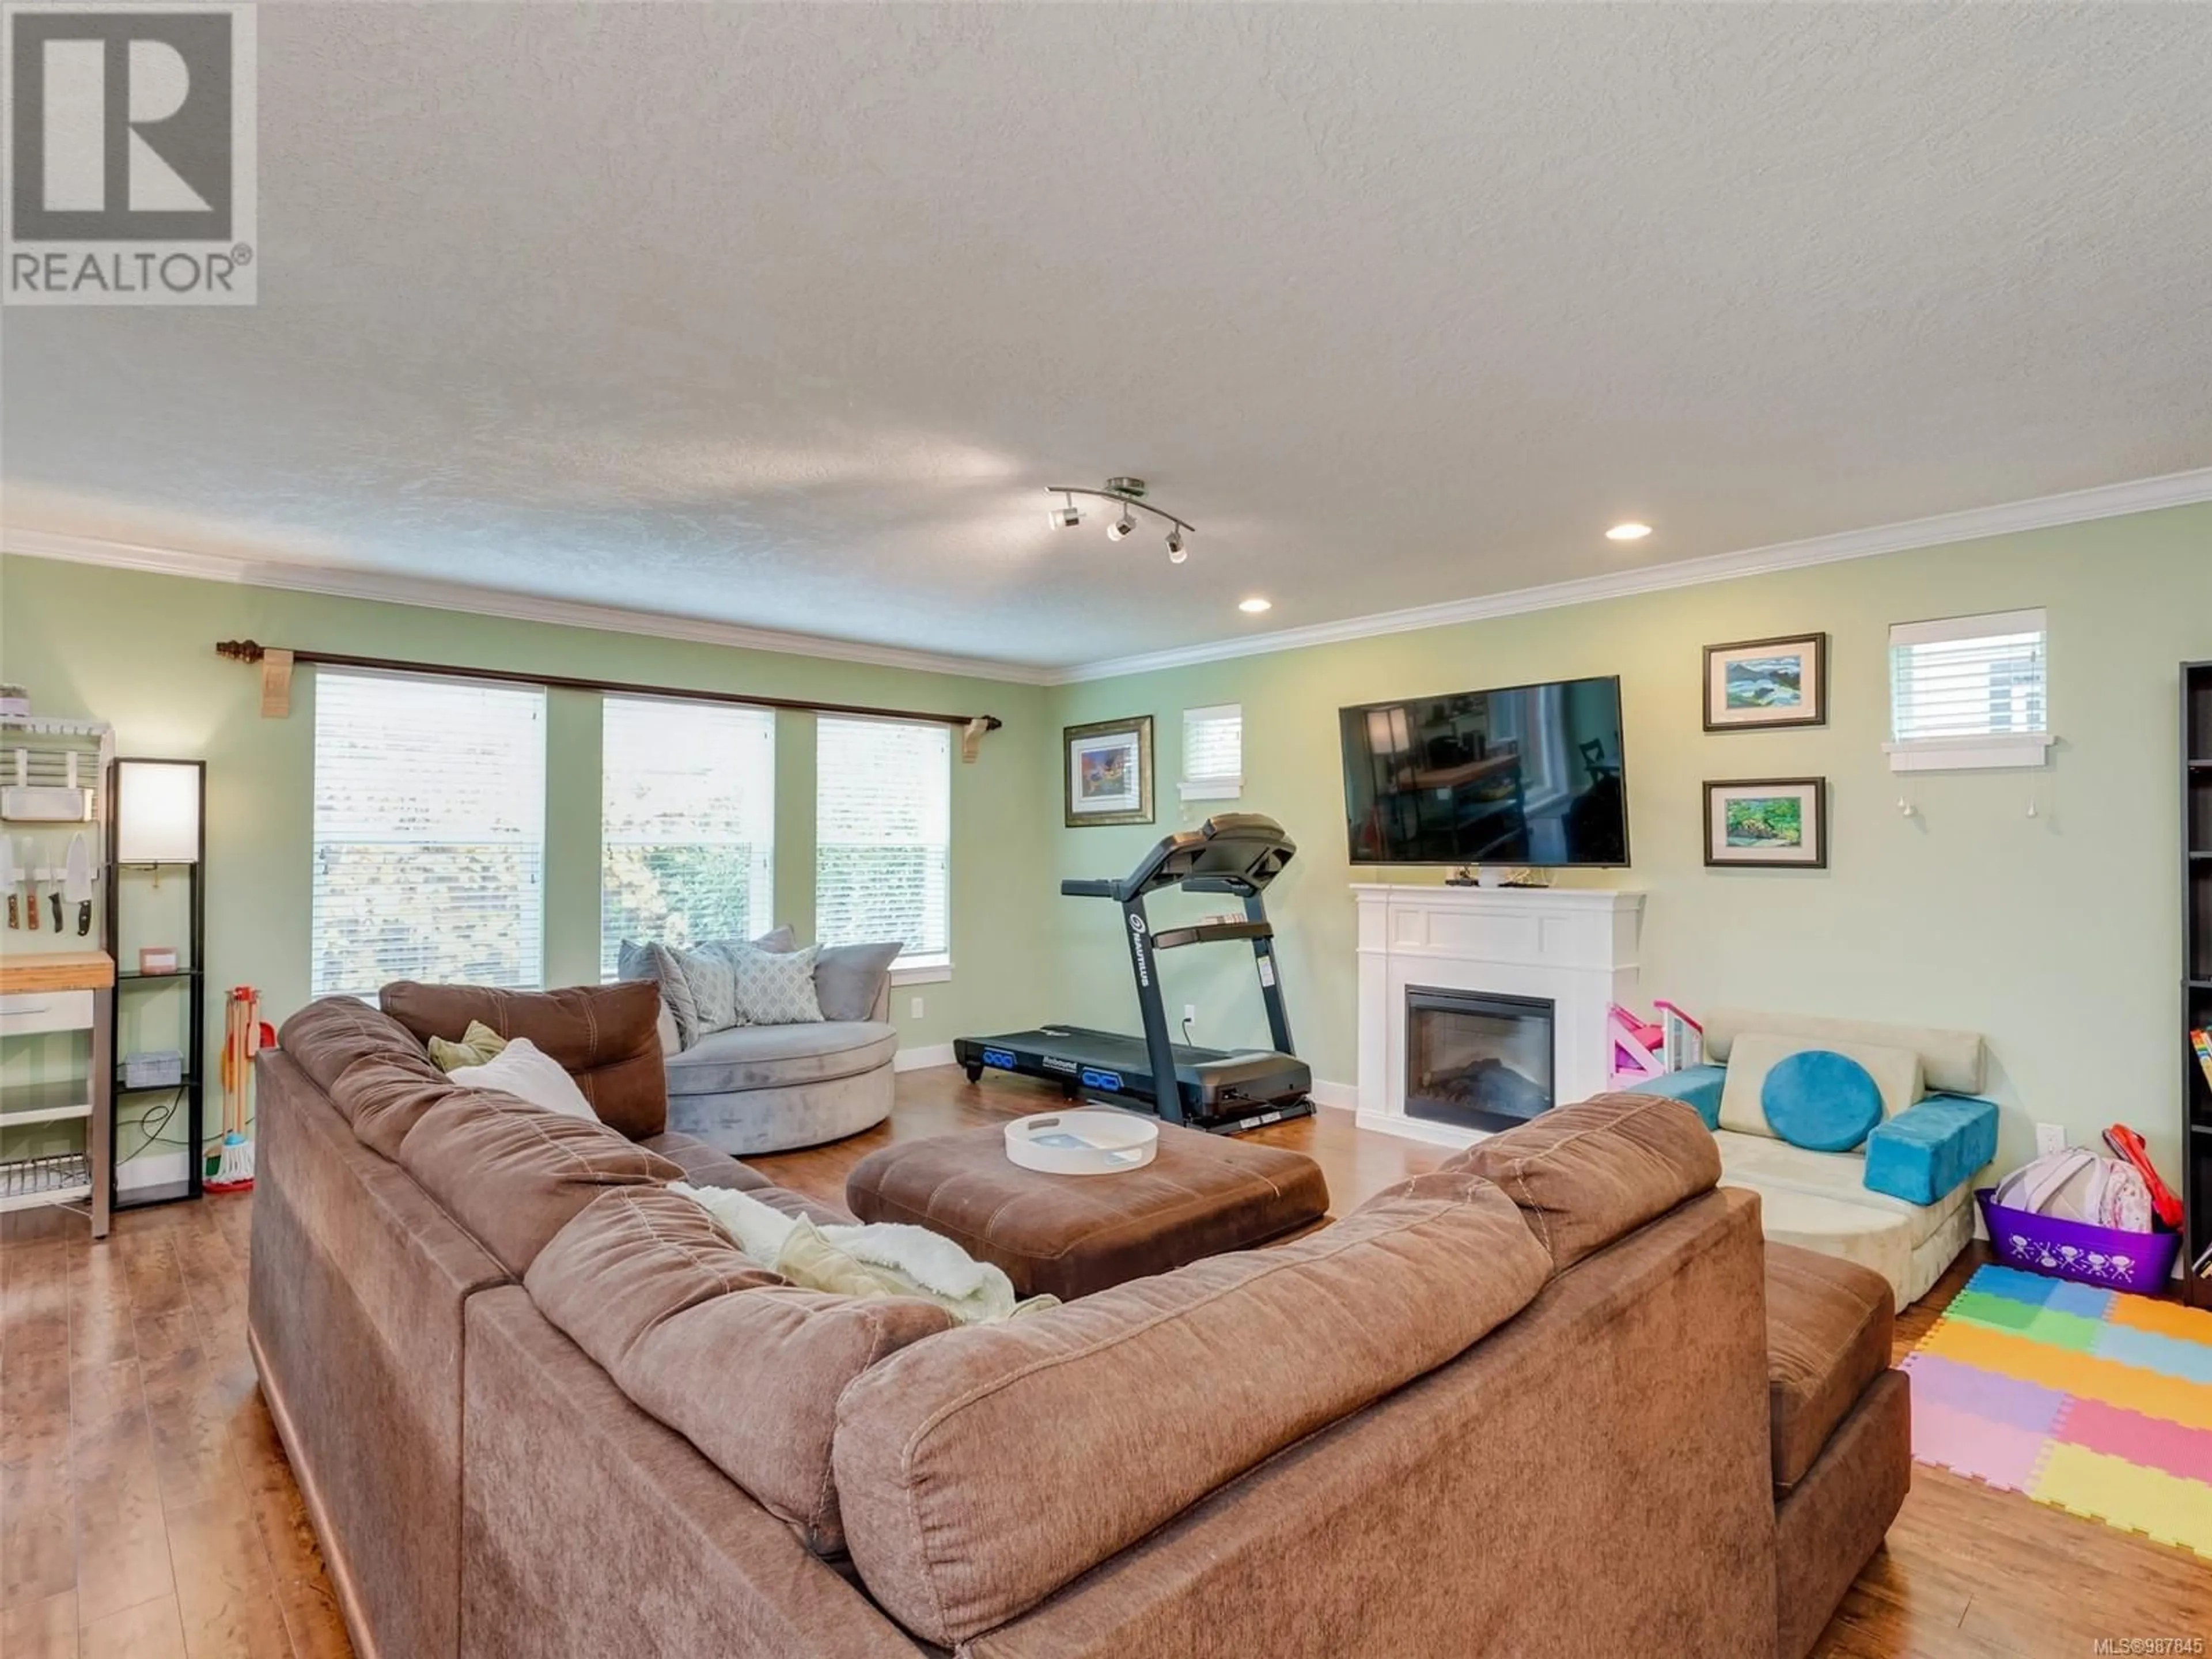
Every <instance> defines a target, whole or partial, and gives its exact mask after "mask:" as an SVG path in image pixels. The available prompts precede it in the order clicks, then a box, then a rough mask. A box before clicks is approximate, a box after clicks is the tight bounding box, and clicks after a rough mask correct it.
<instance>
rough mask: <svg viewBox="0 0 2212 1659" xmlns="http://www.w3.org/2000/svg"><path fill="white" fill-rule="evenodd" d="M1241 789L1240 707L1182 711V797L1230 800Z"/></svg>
mask: <svg viewBox="0 0 2212 1659" xmlns="http://www.w3.org/2000/svg"><path fill="white" fill-rule="evenodd" d="M1243 793H1244V708H1243V704H1242V703H1234V702H1225V703H1217V704H1215V705H1214V706H1213V707H1212V708H1186V709H1184V710H1183V711H1182V798H1183V799H1185V800H1234V799H1237V796H1239V795H1241V794H1243Z"/></svg>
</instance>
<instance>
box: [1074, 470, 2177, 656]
mask: <svg viewBox="0 0 2212 1659" xmlns="http://www.w3.org/2000/svg"><path fill="white" fill-rule="evenodd" d="M2202 501H2212V467H2200V468H2198V469H2197V470H2196V471H2191V472H2171V473H2167V474H2166V475H2165V476H2164V477H2156V478H2138V479H2135V480H2131V481H2130V482H2129V483H2115V484H2100V485H2097V486H2096V487H2095V488H2093V489H2075V490H2070V491H2069V492H2068V493H2066V494H2065V495H2042V496H2038V497H2037V498H2036V499H2034V500H2033V501H2013V502H2009V503H2008V504H2006V505H2004V506H2002V507H1972V508H1969V509H1967V510H1966V511H1964V512H1960V513H1938V514H1936V516H1935V517H1933V518H1928V519H1911V520H1906V521H1905V522H1904V523H1902V524H1890V525H1878V526H1875V527H1874V528H1872V529H1869V530H1846V531H1842V532H1838V533H1837V534H1835V535H1832V536H1814V537H1811V538H1808V539H1807V540H1804V541H1798V542H1778V543H1777V544H1774V545H1773V546H1771V547H1754V548H1749V549H1747V550H1744V551H1742V552H1740V553H1716V554H1713V555H1711V556H1707V557H1705V558H1699V559H1683V560H1680V561H1678V562H1674V563H1672V564H1658V565H1650V566H1646V567H1645V568H1642V569H1639V570H1622V571H1615V572H1611V573H1608V574H1605V575H1602V576H1583V577H1579V578H1577V580H1573V581H1565V582H1552V583H1549V584H1547V585H1546V586H1541V587H1523V588H1517V589H1516V590H1515V591H1513V592H1509V593H1486V594H1483V595H1481V596H1480V597H1479V598H1476V599H1449V600H1446V601H1444V602H1443V603H1442V604H1440V605H1415V606H1413V607H1412V608H1411V609H1409V610H1405V611H1378V612H1376V614H1374V615H1372V616H1367V617H1346V618H1345V619H1344V620H1343V621H1341V622H1328V623H1313V624H1311V625H1310V626H1308V627H1304V628H1285V629H1278V630H1276V631H1275V632H1273V633H1269V634H1248V635H1244V636H1243V638H1241V639H1233V640H1216V641H1212V642H1211V643H1209V644H1205V645H1188V646H1182V647H1177V648H1176V649H1174V650H1171V651H1148V652H1145V653H1141V654H1139V655H1137V656H1133V657H1115V658H1111V659H1108V660H1105V661H1103V662H1091V663H1084V664H1080V665H1078V666H1076V667H1073V668H1066V669H1062V670H1060V671H1059V672H1058V673H1057V674H1056V675H1054V676H1053V677H1052V678H1051V679H1049V680H1048V684H1055V685H1072V684H1079V683H1080V682H1083V681H1085V680H1107V679H1118V678H1121V676H1123V675H1125V674H1150V673H1155V672H1157V671H1159V670H1161V669H1164V668H1188V667H1191V666H1193V665H1196V664H1199V663H1208V662H1224V661H1227V660H1229V659H1232V658H1237V657H1259V656H1266V655H1268V654H1270V653H1273V652H1277V651H1296V650H1300V649H1302V648H1304V647H1308V646H1315V645H1335V644H1338V643H1340V642H1341V641H1346V640H1366V639H1374V638H1376V637H1377V636H1378V635H1384V634H1407V633H1412V632H1413V631H1415V630H1417V629H1424V628H1443V627H1448V626H1449V625H1450V624H1452V623H1470V622H1486V621H1488V620H1490V619H1491V618H1492V617H1519V616H1526V615H1527V614H1528V613H1529V612H1531V611H1553V610H1557V609H1559V607H1560V606H1562V605H1587V604H1589V603H1590V602H1591V601H1592V600H1595V599H1624V598H1626V597H1629V596H1631V595H1633V594H1637V593H1657V592H1664V591H1665V590H1666V589H1668V588H1673V587H1692V586H1699V584H1702V583H1705V582H1719V581H1729V580H1733V579H1735V578H1736V577H1739V576H1759V575H1765V574H1768V573H1770V572H1772V571H1777V570H1801V569H1803V568H1806V567H1807V566H1808V565H1816V564H1836V563H1840V562H1843V561H1844V560H1846V559H1869V558H1875V557H1878V556H1881V555H1882V554H1884V553H1906V552H1911V550H1914V549H1916V548H1923V547H1942V546H1944V545H1947V544H1950V543H1953V542H1968V541H1977V540H1979V539H1980V538H1983V537H1985V536H2004V535H2010V534H2013V533H2015V532H2019V531H2023V530H2047V529H2050V528H2052V527H2053V526H2058V525H2069V524H2082V523H2086V522H2087V521H2088V520H2093V519H2116V518H2120V517H2123V516H2124V515H2125V514H2128V513H2150V512H2154V511H2156V510H2157V509H2159V508H2160V507H2190V506H2194V505H2196V504H2197V503H2199V502H2202Z"/></svg>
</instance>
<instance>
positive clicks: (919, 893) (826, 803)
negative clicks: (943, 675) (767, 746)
mask: <svg viewBox="0 0 2212 1659" xmlns="http://www.w3.org/2000/svg"><path fill="white" fill-rule="evenodd" d="M816 730H817V734H818V736H817V743H816V749H815V778H816V782H815V796H814V930H815V933H816V935H817V937H818V938H819V939H821V940H822V942H823V944H824V945H860V944H866V943H870V942H872V941H876V940H884V939H901V940H903V941H904V942H905V946H906V949H905V951H903V952H902V954H901V956H900V957H899V962H900V964H901V965H902V966H904V967H909V968H911V967H924V966H929V965H932V964H939V963H947V962H949V961H950V960H951V863H952V732H951V728H950V727H949V726H924V725H919V724H914V723H910V722H907V721H901V720H854V719H850V718H848V717H847V716H844V715H842V714H823V715H822V716H821V717H820V719H819V720H817V723H816Z"/></svg>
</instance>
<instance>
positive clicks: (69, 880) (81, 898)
mask: <svg viewBox="0 0 2212 1659" xmlns="http://www.w3.org/2000/svg"><path fill="white" fill-rule="evenodd" d="M66 869H67V874H66V876H65V877H64V884H63V892H64V896H66V897H67V898H68V899H69V902H70V903H71V904H74V905H75V906H76V936H77V937H78V938H79V939H82V938H83V937H84V936H85V935H86V934H88V933H90V932H91V931H92V848H89V847H88V846H87V845H86V844H85V839H84V835H83V832H82V831H79V832H78V833H77V834H76V835H74V836H70V844H69V862H68V865H67V866H66Z"/></svg>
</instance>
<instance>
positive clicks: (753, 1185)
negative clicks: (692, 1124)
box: [637, 1129, 769, 1193]
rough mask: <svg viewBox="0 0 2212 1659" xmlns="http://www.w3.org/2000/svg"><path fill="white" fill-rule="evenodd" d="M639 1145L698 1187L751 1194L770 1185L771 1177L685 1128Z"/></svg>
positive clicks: (649, 1136)
mask: <svg viewBox="0 0 2212 1659" xmlns="http://www.w3.org/2000/svg"><path fill="white" fill-rule="evenodd" d="M637 1144H638V1145H639V1146H642V1147H644V1148H645V1149H646V1151H647V1152H659V1154H660V1155H661V1157H663V1158H666V1159H667V1160H668V1161H669V1162H670V1163H671V1164H676V1165H677V1166H678V1167H679V1168H680V1169H682V1170H683V1171H684V1180H686V1181H688V1182H690V1183H691V1184H692V1185H693V1186H695V1187H728V1188H733V1189H734V1190H736V1191H738V1192H741V1193H749V1192H752V1191H754V1190H755V1189H757V1188H762V1187H765V1186H767V1185H768V1184H769V1179H768V1177H767V1176H764V1175H763V1174H762V1173H761V1172H760V1171H759V1170H756V1169H754V1168H753V1167H752V1165H751V1164H741V1163H739V1162H738V1160H737V1159H736V1158H732V1157H731V1156H730V1155H729V1154H728V1153H727V1152H723V1151H722V1150H721V1149H720V1147H716V1146H708V1144H707V1143H706V1142H705V1141H703V1140H702V1139H699V1137H698V1136H696V1135H687V1134H685V1133H684V1132H683V1131H682V1130H681V1129H668V1130H665V1131H663V1132H662V1133H659V1134H657V1135H647V1137H646V1138H645V1139H642V1140H641V1141H639V1142H638V1143H637Z"/></svg>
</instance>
